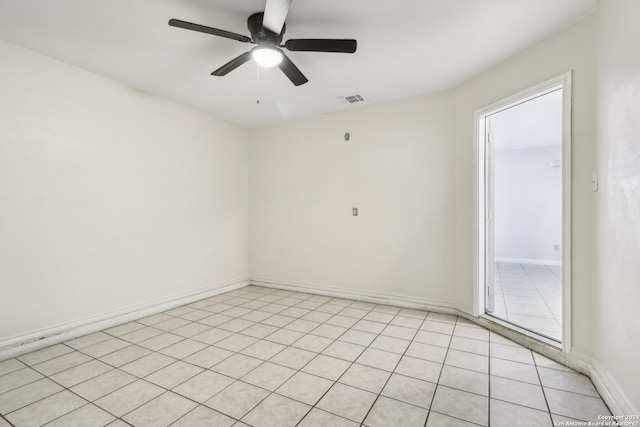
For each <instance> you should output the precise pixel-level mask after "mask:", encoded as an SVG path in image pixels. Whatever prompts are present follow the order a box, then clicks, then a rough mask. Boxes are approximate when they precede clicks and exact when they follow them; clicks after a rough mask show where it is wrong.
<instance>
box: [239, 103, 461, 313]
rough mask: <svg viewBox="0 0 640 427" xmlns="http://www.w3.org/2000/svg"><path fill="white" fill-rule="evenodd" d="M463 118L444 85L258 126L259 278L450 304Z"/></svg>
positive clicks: (254, 265)
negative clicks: (456, 120) (457, 140)
mask: <svg viewBox="0 0 640 427" xmlns="http://www.w3.org/2000/svg"><path fill="white" fill-rule="evenodd" d="M452 121H453V103H452V94H451V92H439V93H433V94H428V95H423V96H418V97H414V98H410V99H406V100H401V101H396V102H388V103H382V104H376V105H371V106H364V107H361V108H355V109H352V110H348V111H343V112H338V113H332V114H326V115H322V116H317V117H312V118H308V119H301V120H295V121H291V122H287V123H283V124H277V125H273V126H267V127H262V128H257V129H254V130H252V131H251V144H250V162H249V170H250V204H249V212H250V214H249V218H250V220H249V224H250V226H249V236H250V244H249V247H250V272H251V273H250V276H251V278H252V280H253V281H266V282H270V283H279V284H296V285H303V286H305V285H311V286H314V287H316V288H322V289H338V290H341V291H346V292H356V293H358V294H364V295H382V296H385V295H391V296H395V297H397V298H399V299H406V300H409V301H414V302H419V301H418V300H420V299H422V300H423V301H427V300H428V301H429V302H431V303H436V304H442V305H445V306H448V305H451V302H454V301H455V300H456V295H455V293H456V289H455V288H454V287H453V286H452V284H453V279H454V272H453V270H454V268H455V263H456V260H455V252H454V245H453V239H452V236H453V235H454V233H455V223H454V219H455V217H454V216H453V215H452V211H453V210H454V209H455V207H454V204H453V202H454V196H455V195H454V191H455V188H454V184H455V175H454V171H455V165H454V149H455V145H454V140H453V134H454V133H453V128H452ZM346 132H349V133H350V139H349V141H345V139H344V134H345V133H346ZM354 207H357V208H358V209H359V213H358V216H357V217H354V216H352V208H354Z"/></svg>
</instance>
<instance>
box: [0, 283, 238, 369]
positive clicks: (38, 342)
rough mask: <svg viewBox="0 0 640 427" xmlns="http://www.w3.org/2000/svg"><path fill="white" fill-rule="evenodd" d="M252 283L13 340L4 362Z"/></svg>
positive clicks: (1, 355) (5, 346) (1, 352)
mask: <svg viewBox="0 0 640 427" xmlns="http://www.w3.org/2000/svg"><path fill="white" fill-rule="evenodd" d="M248 284H249V280H248V279H247V278H241V279H235V280H229V281H225V282H220V283H215V284H212V285H209V286H206V287H204V288H201V289H199V290H197V291H195V292H194V291H191V292H187V293H182V294H176V295H172V296H170V297H165V298H161V299H158V300H154V301H150V302H147V303H144V304H140V305H137V306H134V307H127V308H124V309H120V310H115V311H112V312H109V313H104V314H101V315H98V316H93V317H90V318H86V319H80V320H77V321H74V322H68V323H64V324H60V325H56V326H53V327H50V328H46V329H41V330H37V331H33V332H30V333H27V334H23V335H20V336H15V337H11V338H9V339H6V340H4V341H1V342H0V360H5V359H9V358H11V357H15V356H18V355H20V354H24V353H28V352H31V351H35V350H39V349H41V348H44V347H48V346H51V345H54V344H58V343H61V342H64V341H68V340H70V339H73V338H77V337H79V336H82V335H86V334H90V333H93V332H97V331H101V330H103V329H107V328H111V327H113V326H117V325H120V324H123V323H127V322H131V321H133V320H137V319H141V318H143V317H147V316H151V315H152V314H156V313H160V312H163V311H167V310H170V309H172V308H175V307H179V306H181V305H185V304H190V303H192V302H195V301H198V300H201V299H204V298H209V297H212V296H214V295H218V294H221V293H223V292H229V291H233V290H235V289H239V288H242V287H245V286H247V285H248Z"/></svg>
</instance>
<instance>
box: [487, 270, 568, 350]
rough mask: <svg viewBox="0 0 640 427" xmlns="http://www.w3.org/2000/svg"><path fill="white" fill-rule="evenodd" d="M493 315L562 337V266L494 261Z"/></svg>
mask: <svg viewBox="0 0 640 427" xmlns="http://www.w3.org/2000/svg"><path fill="white" fill-rule="evenodd" d="M494 309H495V310H494V312H493V313H492V315H493V316H495V317H499V318H500V319H504V320H507V321H509V322H511V323H514V324H516V325H518V326H522V327H523V328H526V329H529V330H531V331H534V332H537V333H539V334H542V335H545V336H547V337H549V338H553V339H555V340H557V341H560V340H561V339H562V267H560V266H555V265H534V264H517V263H506V262H498V263H496V286H495V304H494Z"/></svg>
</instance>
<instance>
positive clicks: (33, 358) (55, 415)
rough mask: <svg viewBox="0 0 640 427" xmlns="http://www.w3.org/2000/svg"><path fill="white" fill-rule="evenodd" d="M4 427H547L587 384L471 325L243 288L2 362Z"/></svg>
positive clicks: (577, 412)
mask: <svg viewBox="0 0 640 427" xmlns="http://www.w3.org/2000/svg"><path fill="white" fill-rule="evenodd" d="M0 414H2V417H1V418H0V426H9V425H13V426H19V427H22V426H40V425H47V426H52V427H53V426H64V427H67V426H82V427H90V426H106V425H108V426H111V427H119V426H127V425H133V426H141V427H147V426H169V425H171V426H174V427H185V426H188V427H199V426H207V427H212V426H246V425H249V426H276V427H287V426H300V427H310V426H318V427H330V426H335V427H341V426H345V427H347V426H358V425H364V426H370V427H389V426H405V427H412V426H425V425H426V426H429V427H437V426H443V427H444V426H474V425H483V426H487V425H489V424H490V425H491V426H492V427H499V426H520V427H526V426H536V427H537V426H552V425H553V421H567V420H596V419H597V416H598V415H601V414H609V411H608V409H607V407H606V406H605V405H604V403H603V401H602V400H601V398H600V396H599V395H598V393H597V391H596V390H595V388H594V387H593V385H592V383H591V381H590V380H589V379H588V378H587V377H585V376H583V375H580V374H578V373H576V372H574V371H572V370H570V369H567V368H565V367H564V366H562V365H559V364H557V363H555V362H552V361H551V360H549V359H546V358H544V357H542V356H540V355H538V354H536V353H532V352H531V351H530V350H527V349H525V348H523V347H521V346H519V345H517V344H515V343H513V342H511V341H508V340H506V339H505V338H502V337H501V336H499V335H496V334H493V333H490V332H489V331H488V330H486V329H483V328H481V327H478V326H476V325H474V324H472V323H470V322H469V321H467V320H465V319H463V318H460V317H456V316H451V315H443V314H438V313H433V312H430V313H427V312H423V311H417V310H410V309H401V308H398V307H391V306H385V305H376V304H370V303H365V302H359V301H352V300H346V299H339V298H331V297H326V296H319V295H311V294H303V293H294V292H289V291H284V290H276V289H270V288H262V287H256V286H248V287H245V288H242V289H239V290H236V291H232V292H228V293H226V294H221V295H217V296H214V297H212V298H207V299H204V300H201V301H198V302H195V303H193V304H189V305H186V306H183V307H179V308H175V309H172V310H168V311H166V312H164V313H161V314H156V315H153V316H150V317H147V318H144V319H140V320H138V321H135V322H130V323H127V324H123V325H120V326H116V327H114V328H110V329H107V330H105V331H102V332H97V333H93V334H90V335H86V336H83V337H80V338H76V339H73V340H70V341H68V342H65V343H63V344H57V345H54V346H52V347H48V348H45V349H42V350H38V351H35V352H32V353H28V354H24V355H22V356H18V357H16V358H14V359H9V360H5V361H2V362H0Z"/></svg>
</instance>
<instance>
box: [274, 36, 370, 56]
mask: <svg viewBox="0 0 640 427" xmlns="http://www.w3.org/2000/svg"><path fill="white" fill-rule="evenodd" d="M284 47H286V48H287V49H288V50H291V51H306V52H339V53H354V52H355V51H356V49H357V48H358V42H357V41H356V40H352V39H291V40H287V42H286V43H285V44H284Z"/></svg>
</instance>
